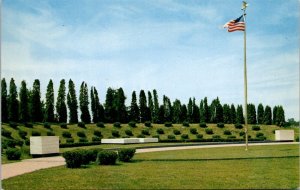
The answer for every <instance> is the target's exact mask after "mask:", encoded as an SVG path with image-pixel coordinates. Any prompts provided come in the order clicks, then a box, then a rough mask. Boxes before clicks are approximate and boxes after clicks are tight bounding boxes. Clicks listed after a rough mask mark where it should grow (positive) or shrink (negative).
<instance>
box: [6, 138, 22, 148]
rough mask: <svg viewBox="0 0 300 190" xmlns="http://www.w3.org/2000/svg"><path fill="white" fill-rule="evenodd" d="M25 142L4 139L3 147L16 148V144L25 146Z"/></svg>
mask: <svg viewBox="0 0 300 190" xmlns="http://www.w3.org/2000/svg"><path fill="white" fill-rule="evenodd" d="M23 144H24V142H23V141H21V140H16V139H2V140H1V145H2V147H3V148H8V147H10V148H15V147H16V146H23Z"/></svg>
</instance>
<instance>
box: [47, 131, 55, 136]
mask: <svg viewBox="0 0 300 190" xmlns="http://www.w3.org/2000/svg"><path fill="white" fill-rule="evenodd" d="M47 136H55V133H54V132H52V131H47Z"/></svg>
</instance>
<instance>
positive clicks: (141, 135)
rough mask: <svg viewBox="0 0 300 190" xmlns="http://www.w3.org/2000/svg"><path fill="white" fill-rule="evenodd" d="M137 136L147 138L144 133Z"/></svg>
mask: <svg viewBox="0 0 300 190" xmlns="http://www.w3.org/2000/svg"><path fill="white" fill-rule="evenodd" d="M137 137H138V138H145V137H146V136H145V135H143V134H139V135H138V136H137Z"/></svg>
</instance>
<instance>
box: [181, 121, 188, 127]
mask: <svg viewBox="0 0 300 190" xmlns="http://www.w3.org/2000/svg"><path fill="white" fill-rule="evenodd" d="M182 125H183V126H184V127H189V126H190V124H189V122H187V121H184V122H183V123H182Z"/></svg>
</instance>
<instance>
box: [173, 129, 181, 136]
mask: <svg viewBox="0 0 300 190" xmlns="http://www.w3.org/2000/svg"><path fill="white" fill-rule="evenodd" d="M173 133H174V135H180V134H181V132H180V131H179V130H178V129H174V130H173Z"/></svg>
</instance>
